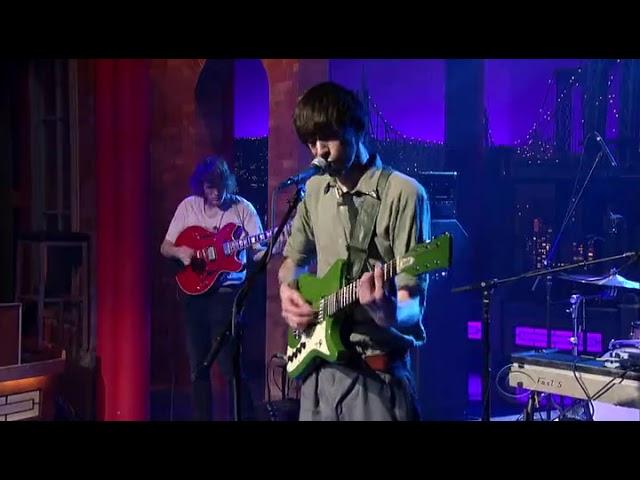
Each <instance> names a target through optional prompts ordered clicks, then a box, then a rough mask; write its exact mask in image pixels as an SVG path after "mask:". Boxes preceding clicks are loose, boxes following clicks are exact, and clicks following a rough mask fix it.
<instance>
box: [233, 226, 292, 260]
mask: <svg viewBox="0 0 640 480" xmlns="http://www.w3.org/2000/svg"><path fill="white" fill-rule="evenodd" d="M276 230H277V228H272V229H271V230H267V231H265V232H260V233H258V234H256V235H249V236H248V237H244V238H240V239H238V240H231V241H229V242H225V243H224V244H223V246H222V248H223V249H224V254H225V255H231V254H232V253H235V252H237V251H239V250H244V249H245V248H249V247H250V246H251V245H254V244H256V243H262V242H266V241H267V240H269V239H270V238H271V237H272V236H273V234H274V233H276ZM290 233H291V222H289V223H287V224H286V225H285V227H284V229H283V230H282V235H284V237H285V238H286V237H288V236H289V234H290Z"/></svg>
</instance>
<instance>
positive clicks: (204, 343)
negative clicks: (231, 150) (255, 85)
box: [160, 156, 283, 420]
mask: <svg viewBox="0 0 640 480" xmlns="http://www.w3.org/2000/svg"><path fill="white" fill-rule="evenodd" d="M190 183H191V189H192V192H193V195H191V196H189V197H187V198H185V199H184V200H183V201H182V202H181V203H180V204H179V205H178V207H177V209H176V211H175V214H174V216H173V219H172V220H171V223H170V225H169V228H168V230H167V233H166V236H165V239H164V241H163V242H162V246H161V248H160V252H161V253H162V255H164V256H165V257H167V258H173V259H177V260H179V261H180V262H182V263H183V264H184V265H185V267H186V266H189V265H190V264H191V263H192V262H193V261H194V258H196V256H197V254H196V252H195V251H194V249H192V248H189V247H188V246H186V245H182V246H176V239H177V238H178V236H179V235H180V233H181V232H182V231H184V230H185V229H186V228H187V227H192V226H199V227H203V228H204V229H206V230H208V231H210V232H214V233H215V232H218V231H219V230H220V229H222V228H223V227H224V226H225V225H227V224H229V223H233V224H235V225H238V226H239V227H241V230H239V231H241V232H242V233H241V237H244V236H247V235H258V234H261V233H262V232H263V230H262V224H261V222H260V218H259V217H258V214H257V212H256V210H255V208H254V207H253V205H251V203H249V202H248V201H247V200H245V199H244V198H242V197H241V196H239V195H236V194H235V192H236V190H237V186H236V179H235V175H234V174H233V173H232V172H231V171H230V170H229V167H228V165H227V163H226V162H225V161H224V160H223V159H222V158H220V157H217V156H209V157H206V158H205V159H203V160H202V161H201V162H200V163H199V164H198V165H197V166H196V168H195V169H194V172H193V174H192V176H191V181H190ZM282 243H283V241H280V242H279V244H280V245H276V247H275V248H274V251H276V252H277V251H278V250H281V247H282ZM250 249H251V253H252V255H253V258H254V260H258V259H259V257H260V256H261V255H262V254H263V253H264V252H265V247H264V245H261V244H259V243H257V244H254V245H252V246H251V248H250ZM237 258H238V259H239V260H240V261H241V263H242V264H246V261H247V258H246V251H245V250H241V251H239V252H238V254H237ZM245 277H246V269H242V270H241V271H238V272H225V273H223V274H222V275H220V277H219V278H218V280H217V281H216V282H215V284H214V285H213V286H212V287H211V288H209V289H207V290H206V291H205V292H204V293H202V294H199V295H183V297H184V301H183V305H184V309H185V316H186V322H187V323H186V331H187V351H188V354H189V363H190V367H191V382H192V404H193V418H194V420H211V419H212V393H211V382H210V379H209V375H204V374H200V375H199V376H198V375H197V372H198V367H199V366H200V365H201V364H202V362H203V361H204V360H205V359H206V357H207V354H208V353H209V351H210V349H211V346H212V340H213V339H215V338H216V337H217V336H218V335H219V334H220V333H221V332H222V331H223V330H224V328H225V327H226V325H227V324H228V321H229V319H230V318H231V314H232V307H233V300H234V297H235V294H236V291H237V289H238V288H239V287H240V286H241V284H242V283H243V282H244V280H245ZM216 362H218V365H219V367H220V370H221V371H222V373H223V375H224V376H225V378H226V379H227V380H228V381H229V382H231V380H232V378H233V365H232V349H231V348H230V345H229V344H227V345H225V347H223V349H222V350H221V351H220V353H219V355H218V357H217V358H216ZM241 398H242V418H243V419H248V418H251V417H252V413H253V412H252V410H253V408H252V402H251V397H250V393H249V389H248V388H247V385H246V381H244V380H243V382H242V395H241Z"/></svg>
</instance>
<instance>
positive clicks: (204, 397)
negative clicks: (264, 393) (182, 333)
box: [184, 290, 253, 420]
mask: <svg viewBox="0 0 640 480" xmlns="http://www.w3.org/2000/svg"><path fill="white" fill-rule="evenodd" d="M235 294H236V292H235V291H232V292H229V291H224V290H223V291H218V292H207V293H205V294H203V295H194V296H187V297H186V298H185V300H184V306H185V315H186V321H187V324H186V327H187V328H186V331H187V352H188V354H189V364H190V366H191V387H192V404H193V419H194V420H212V419H213V412H212V403H213V402H212V394H211V380H210V376H209V375H208V372H205V374H201V375H200V376H199V377H197V375H196V374H197V371H198V367H199V366H200V365H201V364H202V362H204V361H205V359H206V358H207V355H208V354H209V351H210V350H211V347H212V344H213V340H214V339H216V338H217V337H218V336H219V335H220V334H221V333H222V332H223V331H224V329H225V327H226V325H227V324H228V322H229V320H230V319H231V313H232V312H231V311H232V308H233V300H234V298H235ZM241 325H242V322H238V330H241ZM233 351H234V342H233V341H227V342H226V343H225V345H224V347H223V348H222V350H220V352H219V354H218V356H217V357H216V359H215V362H214V363H217V364H218V366H219V367H220V370H221V372H222V374H223V375H224V378H225V379H226V380H227V382H228V383H229V387H230V388H231V386H232V380H233V372H234V369H233ZM240 370H241V371H243V370H244V369H242V368H241V369H240ZM230 391H231V392H232V390H230ZM240 392H241V403H242V405H241V414H242V415H241V418H242V419H243V420H250V419H252V418H253V401H252V399H251V392H250V391H249V387H248V385H247V382H246V379H245V378H244V375H243V378H242V381H241V383H240ZM230 405H231V407H233V403H231V404H230Z"/></svg>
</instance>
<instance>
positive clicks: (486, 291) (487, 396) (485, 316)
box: [451, 251, 640, 422]
mask: <svg viewBox="0 0 640 480" xmlns="http://www.w3.org/2000/svg"><path fill="white" fill-rule="evenodd" d="M629 257H635V258H638V257H640V251H638V252H627V253H623V254H622V255H616V256H614V257H607V258H600V259H598V260H590V261H588V262H586V261H585V262H580V263H575V264H571V265H565V266H562V267H556V268H549V269H543V270H532V271H530V272H526V273H523V274H521V275H517V276H514V277H508V278H503V279H497V278H496V279H492V280H483V281H481V282H477V283H472V284H470V285H465V286H463V287H457V288H454V289H452V290H451V292H452V293H460V292H468V291H472V290H480V291H481V292H482V347H483V348H482V351H483V356H484V364H483V372H482V396H483V402H482V403H483V404H482V421H485V422H488V421H490V420H491V393H490V391H491V341H490V339H489V334H490V328H489V327H490V325H491V311H490V310H491V294H492V293H493V291H494V289H495V288H496V287H498V286H500V285H502V284H505V283H511V282H515V281H517V280H522V279H524V278H539V277H542V276H544V275H550V274H552V273H556V272H561V271H564V270H570V269H573V268H577V267H586V266H588V265H594V264H597V263H604V262H610V261H612V260H619V259H622V258H629ZM548 346H550V345H548Z"/></svg>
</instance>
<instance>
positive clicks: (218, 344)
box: [197, 183, 305, 421]
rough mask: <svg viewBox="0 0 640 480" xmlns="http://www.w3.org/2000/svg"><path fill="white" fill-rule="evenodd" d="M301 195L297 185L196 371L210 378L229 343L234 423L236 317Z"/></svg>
mask: <svg viewBox="0 0 640 480" xmlns="http://www.w3.org/2000/svg"><path fill="white" fill-rule="evenodd" d="M304 193H305V186H304V183H302V184H297V185H296V191H295V193H294V194H293V195H292V197H291V198H290V199H289V201H288V203H289V208H288V209H287V212H286V213H285V215H284V217H283V219H282V221H281V222H280V225H278V228H277V230H276V232H275V233H274V234H273V236H272V237H271V241H270V242H269V248H268V249H267V251H266V252H265V253H264V254H263V255H262V257H261V258H260V261H259V263H258V266H257V267H256V269H255V270H254V271H253V272H251V273H250V274H249V275H248V276H247V281H246V282H245V283H244V285H243V286H242V287H241V288H240V290H238V293H237V294H236V296H235V298H234V300H233V309H232V312H231V318H230V319H229V323H228V324H227V326H226V327H225V329H224V331H223V332H222V333H221V334H220V335H219V336H218V337H217V338H216V339H215V340H214V342H213V344H212V346H211V350H210V351H209V354H208V355H207V358H206V359H205V361H204V362H203V363H202V364H201V365H200V367H198V371H197V375H208V374H209V370H210V369H211V365H213V362H215V360H216V358H217V356H218V354H219V353H220V350H221V349H222V347H223V346H224V345H225V344H226V343H227V342H229V341H230V342H232V349H233V351H232V359H233V361H232V364H233V388H232V392H233V419H234V420H235V421H240V420H242V412H241V405H242V403H241V399H242V392H241V388H240V385H241V381H242V375H241V371H240V365H241V362H240V353H241V350H240V345H241V337H242V329H238V327H237V317H239V315H241V314H242V310H243V308H244V301H245V299H246V298H247V295H248V294H249V292H250V291H251V288H252V287H253V285H254V283H255V282H256V280H257V278H258V276H259V275H260V274H261V273H263V272H265V271H266V269H267V264H268V263H269V261H270V260H271V252H272V250H273V247H274V245H275V244H276V242H277V240H278V238H279V237H280V235H281V234H282V231H283V230H284V227H285V226H286V224H287V223H288V222H289V219H290V218H291V216H292V215H293V212H294V211H295V209H296V208H297V207H298V204H299V203H300V202H301V201H302V199H303V198H304Z"/></svg>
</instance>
